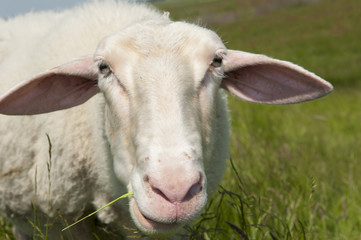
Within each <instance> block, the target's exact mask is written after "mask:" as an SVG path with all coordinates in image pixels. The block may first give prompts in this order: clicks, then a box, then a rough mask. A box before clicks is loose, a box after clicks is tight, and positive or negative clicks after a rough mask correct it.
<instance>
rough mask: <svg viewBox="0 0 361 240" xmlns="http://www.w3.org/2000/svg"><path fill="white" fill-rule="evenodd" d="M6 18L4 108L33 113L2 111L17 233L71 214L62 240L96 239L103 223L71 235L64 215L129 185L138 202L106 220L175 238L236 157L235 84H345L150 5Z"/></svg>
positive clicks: (2, 192) (288, 92) (8, 212)
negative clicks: (235, 45) (232, 124)
mask: <svg viewBox="0 0 361 240" xmlns="http://www.w3.org/2000/svg"><path fill="white" fill-rule="evenodd" d="M0 24H1V32H0V53H1V56H0V79H1V80H0V93H2V94H3V95H0V113H2V114H5V115H22V116H5V115H2V116H1V117H0V136H1V139H0V153H1V155H0V213H1V214H2V215H3V216H5V217H6V218H7V219H9V220H10V221H11V222H12V223H13V225H14V233H15V235H16V237H17V239H32V236H33V233H34V231H35V233H36V234H37V232H36V230H34V228H33V227H32V226H31V224H30V223H29V221H34V212H35V214H36V218H38V223H39V227H40V228H41V230H42V231H43V232H45V231H46V230H45V229H46V227H45V226H44V223H45V222H46V219H47V218H49V219H50V222H51V223H52V222H53V219H55V218H57V221H55V224H54V225H52V226H51V227H49V228H48V229H49V233H48V236H49V239H60V238H61V235H62V234H63V235H64V236H63V237H65V238H67V237H69V236H68V235H67V234H69V232H70V234H72V236H76V237H75V239H92V233H91V231H92V230H91V227H90V226H91V222H92V221H84V222H82V223H80V224H78V225H76V226H74V227H73V228H72V229H70V230H69V231H65V232H61V229H62V228H63V227H64V226H65V225H66V224H65V223H64V222H65V221H67V222H68V223H72V222H74V220H76V219H77V218H79V217H80V216H81V215H82V214H85V213H88V212H90V211H93V210H95V209H98V208H100V207H101V206H103V205H105V204H106V203H108V202H110V201H111V200H113V199H115V198H117V197H118V196H120V195H122V194H124V193H126V192H127V191H132V192H134V196H133V197H131V198H130V199H129V203H126V201H119V202H117V203H116V204H113V205H111V206H109V207H108V208H106V209H104V210H103V211H101V212H99V213H98V214H97V219H98V222H100V223H101V224H102V225H103V226H107V227H108V228H109V229H111V230H112V231H114V232H118V231H119V232H122V231H124V230H123V229H124V227H123V225H126V226H132V224H133V222H134V225H135V226H136V227H137V228H138V229H140V230H141V231H142V232H143V233H145V234H146V235H148V236H153V237H165V236H170V235H173V234H175V232H176V231H177V230H179V229H180V228H181V227H182V226H183V225H184V224H185V223H187V222H190V221H192V220H193V219H195V218H196V217H197V216H199V214H200V213H201V211H202V209H203V207H204V205H205V203H206V201H207V195H209V194H210V193H211V192H212V191H214V190H215V189H216V187H217V184H218V183H219V181H220V179H221V176H222V173H223V169H224V168H225V159H227V158H228V157H229V153H228V147H229V142H228V141H229V140H228V139H229V131H230V130H229V122H228V112H227V106H226V96H225V94H224V91H223V90H222V89H226V90H228V91H229V92H230V93H232V94H234V95H235V96H237V97H238V98H240V99H243V100H246V101H250V102H257V103H267V104H288V103H296V102H302V101H307V100H311V99H314V98H318V97H321V96H323V95H326V94H327V93H329V92H330V91H331V90H332V85H331V84H329V83H328V82H326V81H324V80H323V79H321V78H320V77H318V76H316V75H314V74H313V73H310V72H308V71H306V70H305V69H303V68H301V67H299V66H297V65H294V64H292V63H289V62H286V61H280V60H276V59H272V58H269V57H266V56H263V55H256V54H251V53H246V52H241V51H234V50H227V49H226V47H225V46H224V45H223V43H222V41H221V40H220V38H219V37H218V36H217V35H216V33H214V32H213V31H211V30H208V29H205V28H202V27H200V26H196V25H193V24H189V23H185V22H172V21H171V20H169V19H168V16H167V14H161V13H159V12H158V11H156V10H154V9H152V8H150V7H148V6H144V5H135V4H130V3H124V2H118V3H116V2H114V1H106V2H94V3H89V4H86V5H84V6H81V7H76V8H74V9H72V10H67V11H63V12H41V13H29V14H27V15H24V16H19V17H16V18H13V19H9V20H6V21H4V20H1V21H0ZM104 37H105V38H104ZM94 51H95V53H94ZM55 66H57V67H55ZM54 67H55V68H54ZM47 69H48V70H47ZM39 73H40V74H39ZM31 76H35V77H32V78H31ZM29 77H30V78H29ZM24 79H28V80H26V81H24V82H21V81H22V80H24ZM20 82H21V83H20ZM16 84H17V85H16ZM15 85H16V86H15ZM14 86H15V87H14ZM9 89H10V90H9ZM75 106H76V107H75ZM58 110H61V111H58ZM42 113H46V114H42ZM45 134H48V135H49V136H50V139H51V143H52V158H51V160H52V164H51V168H50V174H49V172H48V170H49V169H48V164H47V163H48V161H49V152H48V151H49V144H48V140H47V138H46V135H45ZM49 176H50V179H48V178H49ZM35 181H36V182H35ZM35 189H36V197H34V196H35ZM49 189H50V192H49ZM127 208H129V210H127ZM60 216H61V217H60Z"/></svg>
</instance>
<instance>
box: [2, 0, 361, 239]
mask: <svg viewBox="0 0 361 240" xmlns="http://www.w3.org/2000/svg"><path fill="white" fill-rule="evenodd" d="M155 5H156V6H157V7H158V8H160V9H162V10H164V11H169V12H170V16H171V18H172V19H175V20H186V21H190V22H195V23H198V24H201V25H203V26H205V27H208V28H210V29H213V30H214V31H216V32H217V33H218V34H219V35H220V36H221V38H222V39H223V41H224V42H225V44H226V46H227V47H228V48H229V49H239V50H243V51H249V52H255V53H262V54H266V55H268V56H272V57H275V58H279V59H283V60H288V61H292V62H294V63H296V64H298V65H301V66H303V67H305V68H306V69H308V70H310V71H312V72H315V73H316V74H317V75H319V76H321V77H323V78H324V79H326V80H328V81H330V82H331V83H332V84H333V85H334V87H335V90H334V92H332V93H331V94H330V95H328V96H327V97H325V98H321V99H318V100H316V101H311V102H307V103H302V104H296V105H287V106H271V105H259V104H252V103H247V102H242V101H240V100H238V99H236V98H235V97H232V96H230V98H229V107H230V110H231V118H232V119H231V121H232V137H231V159H229V160H227V161H228V168H227V171H226V174H225V176H224V180H223V181H222V182H221V184H220V185H221V186H220V188H219V189H218V191H217V192H216V193H215V194H214V195H213V196H212V197H211V198H210V201H209V204H208V205H207V207H206V209H205V210H204V213H203V214H202V216H201V217H200V218H199V219H198V220H196V221H195V224H194V225H193V226H188V227H187V230H188V236H187V237H185V239H244V240H248V239H249V240H251V239H271V240H275V239H335V240H336V239H337V240H339V239H341V240H342V239H345V240H346V239H347V240H349V239H351V240H352V239H355V240H356V239H361V177H360V175H361V143H360V142H361V27H360V24H361V1H359V0H321V1H320V0H289V1H287V0H203V1H201V0H198V1H197V0H185V1H181V0H169V1H161V2H156V3H155ZM10 229H11V227H10V224H9V223H7V222H6V221H5V220H4V219H3V218H1V217H0V239H1V240H2V239H13V236H12V235H11V233H10V232H11V231H10Z"/></svg>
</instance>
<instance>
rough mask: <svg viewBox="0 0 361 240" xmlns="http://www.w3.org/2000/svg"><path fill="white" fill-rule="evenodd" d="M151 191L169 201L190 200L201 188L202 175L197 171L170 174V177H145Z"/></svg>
mask: <svg viewBox="0 0 361 240" xmlns="http://www.w3.org/2000/svg"><path fill="white" fill-rule="evenodd" d="M145 182H146V184H148V185H149V187H150V189H151V190H152V192H153V193H154V194H155V195H157V196H160V197H162V198H163V199H165V200H166V201H168V202H171V203H175V202H178V203H182V202H186V201H189V200H191V199H192V198H193V197H194V196H196V195H197V194H199V193H200V192H202V190H203V183H202V182H203V177H202V174H201V173H200V172H199V173H197V174H195V175H194V176H172V177H171V178H156V177H154V178H151V177H149V176H146V177H145Z"/></svg>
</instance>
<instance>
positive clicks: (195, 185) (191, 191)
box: [189, 183, 203, 197]
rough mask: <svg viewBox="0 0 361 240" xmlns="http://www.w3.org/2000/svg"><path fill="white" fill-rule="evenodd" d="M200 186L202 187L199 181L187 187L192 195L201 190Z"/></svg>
mask: <svg viewBox="0 0 361 240" xmlns="http://www.w3.org/2000/svg"><path fill="white" fill-rule="evenodd" d="M202 188H203V187H202V186H201V185H200V184H199V183H197V184H194V185H193V186H192V187H191V189H189V194H190V195H191V196H192V197H193V196H195V195H197V194H198V193H200V192H201V191H202Z"/></svg>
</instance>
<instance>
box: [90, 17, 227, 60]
mask: <svg viewBox="0 0 361 240" xmlns="http://www.w3.org/2000/svg"><path fill="white" fill-rule="evenodd" d="M114 49H117V50H118V51H121V52H122V54H125V55H127V57H131V56H128V55H132V57H133V58H142V57H149V56H165V55H173V56H177V57H187V58H194V57H196V58H197V59H198V60H199V59H201V60H204V61H208V60H209V58H212V56H213V55H214V53H215V51H216V50H218V49H225V47H224V45H223V43H222V41H221V40H220V38H219V37H218V35H217V34H216V33H214V32H213V31H211V30H208V29H205V28H202V27H199V26H196V25H193V24H189V23H184V22H171V21H164V20H162V21H148V22H144V23H138V24H134V25H132V26H130V27H127V28H125V29H123V30H121V31H120V32H118V33H116V34H114V35H111V36H110V37H108V38H106V39H105V41H103V43H102V44H100V47H99V48H98V50H97V52H98V54H99V55H105V56H106V55H108V57H106V58H111V57H110V56H109V55H114V54H113V53H114ZM106 53H108V54H106ZM128 60H129V59H128ZM207 64H208V62H207Z"/></svg>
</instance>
